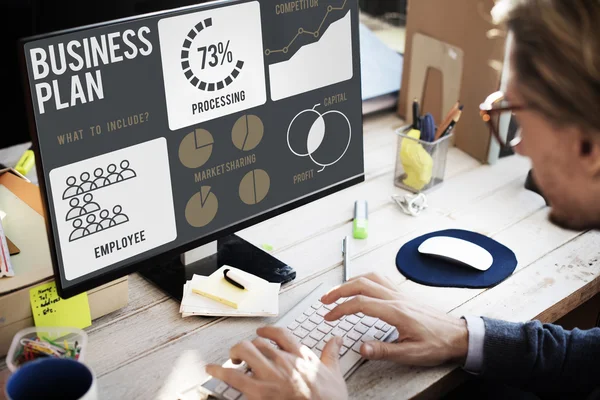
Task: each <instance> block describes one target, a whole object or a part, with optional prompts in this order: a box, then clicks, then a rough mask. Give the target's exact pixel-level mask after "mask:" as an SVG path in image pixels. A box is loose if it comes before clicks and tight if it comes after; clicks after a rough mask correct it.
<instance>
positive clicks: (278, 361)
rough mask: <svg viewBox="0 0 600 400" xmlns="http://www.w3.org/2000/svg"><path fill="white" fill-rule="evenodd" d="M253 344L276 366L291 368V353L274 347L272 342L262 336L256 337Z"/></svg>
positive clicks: (287, 369)
mask: <svg viewBox="0 0 600 400" xmlns="http://www.w3.org/2000/svg"><path fill="white" fill-rule="evenodd" d="M253 343H254V345H255V346H256V348H257V349H258V350H260V352H261V353H263V354H264V355H265V357H267V358H268V359H269V360H271V361H273V363H275V365H276V366H277V367H282V368H285V370H286V371H288V372H289V371H291V370H292V369H293V364H292V362H290V359H289V358H290V357H293V356H292V355H290V354H288V353H284V352H283V351H281V350H279V349H277V348H275V346H273V344H271V343H270V342H268V341H267V340H265V339H263V338H256V339H254V341H253Z"/></svg>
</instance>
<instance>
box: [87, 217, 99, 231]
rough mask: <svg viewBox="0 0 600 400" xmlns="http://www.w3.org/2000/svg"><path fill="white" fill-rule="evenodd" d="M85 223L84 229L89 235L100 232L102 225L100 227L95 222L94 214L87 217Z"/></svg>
mask: <svg viewBox="0 0 600 400" xmlns="http://www.w3.org/2000/svg"><path fill="white" fill-rule="evenodd" d="M86 221H87V223H88V225H87V227H86V229H87V230H88V231H89V232H90V234H92V233H96V232H98V231H101V230H102V225H100V224H99V223H98V222H96V216H95V215H94V214H90V215H88V216H87V218H86Z"/></svg>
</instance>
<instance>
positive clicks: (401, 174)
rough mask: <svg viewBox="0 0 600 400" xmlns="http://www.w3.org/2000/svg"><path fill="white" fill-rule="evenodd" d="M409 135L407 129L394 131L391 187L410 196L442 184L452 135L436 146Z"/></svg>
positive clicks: (437, 142)
mask: <svg viewBox="0 0 600 400" xmlns="http://www.w3.org/2000/svg"><path fill="white" fill-rule="evenodd" d="M409 131H410V126H403V127H400V128H398V129H397V130H396V134H397V135H398V147H397V149H396V170H395V173H394V185H395V186H397V187H399V188H402V189H406V190H408V191H410V192H413V193H423V192H426V191H428V190H430V189H432V188H433V187H435V186H437V185H439V184H440V183H442V182H443V181H444V175H445V172H446V157H447V155H448V149H449V148H450V145H451V143H452V133H450V134H448V135H446V136H444V137H442V138H440V139H438V140H436V141H435V142H426V141H423V140H420V139H417V138H414V137H412V136H409Z"/></svg>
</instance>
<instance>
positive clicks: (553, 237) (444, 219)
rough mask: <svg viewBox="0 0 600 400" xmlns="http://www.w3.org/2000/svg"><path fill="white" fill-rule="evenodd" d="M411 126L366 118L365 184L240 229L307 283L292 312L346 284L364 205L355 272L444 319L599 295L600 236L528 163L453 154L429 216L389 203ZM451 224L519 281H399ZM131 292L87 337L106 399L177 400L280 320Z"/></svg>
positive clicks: (410, 383) (419, 371) (402, 380)
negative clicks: (423, 239)
mask: <svg viewBox="0 0 600 400" xmlns="http://www.w3.org/2000/svg"><path fill="white" fill-rule="evenodd" d="M401 123H402V121H401V120H399V119H398V118H396V117H395V116H394V115H392V114H386V115H379V116H375V117H370V118H367V119H366V120H365V134H364V145H365V164H366V165H365V169H366V181H365V182H364V183H362V184H361V185H358V186H355V187H352V188H349V189H346V190H344V191H342V192H339V193H336V194H334V195H331V196H329V197H326V198H324V199H321V200H319V201H317V202H314V203H311V204H308V205H306V206H303V207H301V208H299V209H296V210H294V211H291V212H289V213H286V214H283V215H281V216H279V217H276V218H274V219H272V220H268V221H265V222H263V223H261V224H259V225H257V226H253V227H252V228H249V229H246V230H244V231H242V232H240V233H239V234H240V235H241V236H242V237H244V238H245V239H247V240H249V241H251V242H252V243H254V244H257V245H261V244H263V243H268V244H270V245H272V246H273V248H274V250H273V253H274V254H275V255H276V256H277V257H279V258H280V259H282V260H283V261H285V262H287V263H288V264H290V265H291V266H293V267H294V268H295V269H296V271H297V278H296V280H295V281H294V282H293V283H291V284H289V285H288V286H286V287H283V288H282V293H281V296H280V314H281V315H283V314H284V313H285V312H286V311H287V310H289V309H290V308H291V307H292V306H293V305H294V304H295V303H296V302H297V301H299V299H301V298H302V296H303V295H304V294H306V293H308V292H309V291H310V290H311V289H312V288H314V287H315V286H316V285H317V284H318V283H320V282H325V284H326V285H335V284H339V283H340V282H341V281H342V268H341V261H342V256H341V253H340V244H341V240H342V237H343V236H344V235H348V234H351V229H352V228H351V227H352V210H353V203H354V200H356V199H360V198H363V199H367V200H368V202H369V211H370V213H369V219H370V220H369V238H368V239H366V240H362V241H359V240H356V241H352V243H351V252H352V256H351V259H352V261H351V268H352V274H353V275H357V274H362V273H365V272H368V271H379V272H381V273H383V274H386V275H388V276H389V278H390V279H392V280H393V281H394V282H395V283H396V284H397V285H398V287H399V288H400V290H402V291H403V292H405V293H409V294H411V295H412V296H414V298H415V299H416V300H420V301H424V302H428V303H429V304H431V305H433V306H435V307H438V308H439V309H440V310H443V311H445V312H448V313H451V314H453V315H457V316H460V315H462V314H464V313H474V314H479V315H481V314H485V315H487V316H490V317H495V318H502V319H508V320H512V321H524V320H528V319H532V318H539V319H541V320H543V321H548V322H551V321H555V320H556V319H558V318H559V317H561V316H562V315H564V314H565V313H567V312H569V311H570V310H572V309H573V308H575V307H577V306H578V305H580V304H581V303H583V302H585V301H586V300H587V299H589V298H591V297H592V296H593V295H594V294H596V293H597V292H598V291H599V287H600V278H599V277H600V262H599V261H598V260H599V253H600V251H599V250H598V249H599V247H598V243H600V235H599V234H598V233H596V232H585V233H584V232H570V231H565V230H561V229H559V228H557V227H555V226H553V225H551V224H550V223H549V222H548V221H547V211H548V210H547V208H546V207H545V204H544V201H543V200H542V198H541V197H539V196H538V195H536V194H534V193H532V192H529V191H527V190H525V189H524V187H523V183H524V180H525V176H526V174H527V172H528V170H529V167H530V164H529V161H528V160H526V159H524V158H520V157H518V156H512V157H510V158H508V159H503V160H502V161H500V162H499V163H498V164H496V165H494V166H489V165H480V164H479V163H478V162H476V161H475V160H473V159H472V158H470V157H468V156H467V155H465V154H464V153H462V152H461V151H459V150H457V149H452V150H451V151H450V153H449V158H448V164H447V176H446V181H445V183H444V184H443V185H442V186H441V187H439V188H438V189H437V190H435V191H433V192H431V193H430V194H429V195H428V201H429V205H430V208H429V209H428V210H427V211H426V212H424V213H423V214H422V215H420V216H419V217H411V216H407V215H405V214H404V213H402V211H401V210H400V209H399V208H398V207H397V205H396V204H395V203H394V202H393V201H392V200H391V199H390V196H391V195H392V194H397V193H403V191H402V190H401V189H398V188H396V187H395V186H394V185H393V182H392V181H393V179H392V175H393V169H394V160H395V158H394V157H395V153H396V136H395V134H394V131H393V128H395V127H397V126H399V125H401ZM450 227H456V228H463V229H470V230H474V231H477V232H480V233H483V234H486V235H490V236H492V237H494V238H495V239H496V240H498V241H500V242H502V243H504V244H505V245H507V246H508V247H510V248H511V249H512V250H513V251H514V252H515V253H516V255H517V258H518V260H519V264H518V268H517V270H516V271H515V273H514V274H513V275H512V276H511V277H510V278H508V279H507V280H506V281H504V282H503V283H501V284H500V285H498V286H496V287H494V288H491V289H488V290H475V289H444V288H432V287H426V286H422V285H419V284H416V283H414V282H412V281H407V280H406V279H405V278H404V277H403V276H402V275H400V274H399V273H398V271H397V270H396V268H395V263H394V258H395V255H396V252H397V251H398V249H399V248H400V247H401V245H402V244H403V243H405V242H406V241H408V240H410V239H412V238H414V237H416V236H418V235H421V234H423V233H426V232H430V231H433V230H440V229H445V228H450ZM129 284H130V289H129V305H128V306H127V307H126V308H124V309H122V310H120V311H117V312H115V313H113V314H111V315H108V316H105V317H103V318H101V319H99V320H96V321H94V323H93V325H92V326H91V327H90V328H88V329H87V331H88V333H89V346H90V347H89V353H88V356H87V360H88V361H89V364H90V365H91V366H92V368H93V369H94V370H95V372H96V373H97V376H98V383H99V390H100V394H101V398H102V399H137V398H140V399H175V398H177V397H176V396H177V393H178V392H179V391H181V390H183V389H186V388H188V387H190V386H192V385H194V384H196V383H198V382H201V381H202V380H203V379H204V377H205V376H206V374H205V372H204V366H205V365H206V364H207V363H209V362H223V361H225V360H226V359H227V358H228V350H229V348H230V347H231V346H233V345H234V344H235V343H237V342H238V341H240V340H242V339H245V338H251V337H253V336H254V332H255V330H256V328H257V327H259V326H260V325H263V324H267V323H270V322H273V321H274V320H273V319H264V318H260V319H233V318H229V319H226V318H202V317H196V318H186V319H183V318H181V316H180V314H179V312H178V308H179V304H178V303H177V302H175V301H173V300H171V299H170V298H168V297H166V296H165V295H164V294H163V293H161V292H160V291H159V290H158V289H156V288H155V287H154V286H152V285H151V284H149V283H147V282H146V281H144V280H143V279H142V278H141V277H139V276H138V275H137V274H134V275H131V276H130V283H129ZM2 368H5V367H4V364H0V369H2ZM461 374H462V372H461V371H460V370H458V371H455V372H453V368H451V367H440V368H409V367H404V366H400V365H396V364H393V363H390V362H383V361H378V362H367V363H365V364H364V365H363V366H361V368H360V369H359V370H358V371H357V372H355V373H354V374H353V375H352V376H351V377H350V378H349V380H348V385H349V392H350V394H351V398H353V399H367V398H377V399H380V398H394V399H401V398H411V397H414V396H417V395H421V396H424V397H435V396H437V395H439V394H440V393H443V392H445V391H446V390H448V388H449V387H451V385H452V384H453V383H454V382H456V378H457V377H459V378H460V376H461ZM5 375H6V374H5Z"/></svg>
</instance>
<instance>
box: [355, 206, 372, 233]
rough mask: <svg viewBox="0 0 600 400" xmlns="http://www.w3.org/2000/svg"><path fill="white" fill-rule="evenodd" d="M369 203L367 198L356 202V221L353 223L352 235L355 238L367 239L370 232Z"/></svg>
mask: <svg viewBox="0 0 600 400" xmlns="http://www.w3.org/2000/svg"><path fill="white" fill-rule="evenodd" d="M368 226H369V219H368V205H367V202H366V200H357V201H356V202H354V222H353V223H352V236H354V238H355V239H366V238H367V236H368V235H369V232H368V229H367V228H368Z"/></svg>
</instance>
